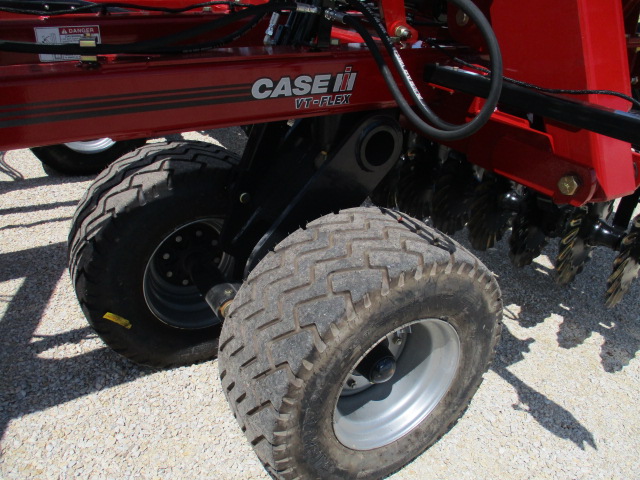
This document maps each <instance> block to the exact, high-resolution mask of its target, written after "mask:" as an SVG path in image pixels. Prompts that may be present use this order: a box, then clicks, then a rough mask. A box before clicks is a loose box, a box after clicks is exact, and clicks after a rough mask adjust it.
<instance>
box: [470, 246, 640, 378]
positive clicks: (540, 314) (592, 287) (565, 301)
mask: <svg viewBox="0 0 640 480" xmlns="http://www.w3.org/2000/svg"><path fill="white" fill-rule="evenodd" d="M504 251H506V249H504V248H500V249H499V250H491V251H487V252H477V251H474V253H475V254H476V255H477V256H478V257H479V258H480V259H481V260H482V261H483V262H484V263H485V264H486V265H488V266H489V268H491V269H492V270H493V271H494V273H496V275H497V276H498V280H499V283H500V287H501V289H502V296H503V300H504V304H505V306H506V305H509V304H514V303H515V304H517V305H520V306H521V307H522V310H521V311H520V312H519V313H518V315H515V316H514V320H516V321H517V322H518V323H519V324H520V326H522V327H524V328H531V327H535V326H536V325H538V324H540V323H542V322H544V321H545V320H546V319H548V318H549V317H551V316H560V317H562V323H561V324H560V327H559V330H558V334H557V338H558V345H559V346H560V347H562V348H566V349H571V348H574V347H577V346H579V345H581V344H583V343H584V342H585V340H587V339H588V338H590V337H592V336H593V334H598V335H600V336H601V337H602V347H601V350H600V362H601V364H602V367H603V370H604V371H605V372H609V373H615V372H618V371H620V370H622V369H623V368H624V367H626V366H627V365H629V362H630V361H631V360H632V359H634V358H635V357H636V355H637V354H638V351H640V315H639V314H638V312H640V280H636V282H634V284H633V285H632V287H631V288H630V289H629V291H628V292H627V294H626V295H625V297H624V299H623V300H622V302H621V303H620V304H619V305H617V306H616V307H614V308H607V307H605V305H604V293H605V290H606V282H607V277H608V275H609V274H610V273H611V268H612V265H613V260H614V258H615V252H612V251H610V250H607V249H605V248H597V249H595V251H594V252H593V258H592V260H591V261H590V262H588V263H587V264H586V266H585V268H584V271H583V272H582V273H581V274H579V275H578V276H577V277H576V279H575V280H574V282H573V283H572V284H570V285H569V286H560V285H558V284H556V282H555V271H554V270H552V269H549V268H547V267H544V266H542V265H540V264H536V263H534V264H533V265H531V266H528V267H525V268H523V269H516V268H515V267H513V266H512V265H511V264H510V262H509V260H508V258H507V259H506V261H505V259H504V258H500V257H501V256H503V255H504V253H503V252H504ZM544 253H545V254H546V255H547V256H548V257H549V258H552V259H553V258H554V257H555V255H556V251H555V247H548V248H547V249H546V250H545V252H544Z"/></svg>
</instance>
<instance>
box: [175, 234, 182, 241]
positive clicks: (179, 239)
mask: <svg viewBox="0 0 640 480" xmlns="http://www.w3.org/2000/svg"><path fill="white" fill-rule="evenodd" d="M175 240H176V242H178V243H180V242H181V241H182V237H181V236H180V235H178V236H177V237H176V238H175Z"/></svg>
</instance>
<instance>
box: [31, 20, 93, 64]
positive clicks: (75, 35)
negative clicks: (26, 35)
mask: <svg viewBox="0 0 640 480" xmlns="http://www.w3.org/2000/svg"><path fill="white" fill-rule="evenodd" d="M34 30H35V33H36V42H37V43H40V44H43V45H64V44H74V45H78V43H79V42H80V39H82V38H95V40H96V43H100V27H99V26H98V25H75V26H72V27H36V28H34ZM67 60H80V56H79V55H51V54H40V61H41V62H64V61H67Z"/></svg>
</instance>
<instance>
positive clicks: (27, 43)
mask: <svg viewBox="0 0 640 480" xmlns="http://www.w3.org/2000/svg"><path fill="white" fill-rule="evenodd" d="M0 6H1V7H2V14H1V15H2V16H1V17H0V102H1V104H0V149H1V150H8V149H14V148H23V147H35V146H44V145H51V144H60V143H63V142H71V141H82V140H91V139H94V138H102V137H110V138H113V139H114V140H127V139H133V138H143V137H153V136H162V135H164V134H168V133H174V132H183V131H188V130H202V129H211V128H219V127H227V126H235V125H242V126H246V127H245V128H246V130H247V131H249V132H250V133H249V138H248V143H247V145H246V148H245V150H244V153H243V155H242V157H241V158H237V157H236V156H235V155H233V154H231V153H229V152H227V151H225V150H223V149H221V148H218V147H215V146H212V145H209V144H203V143H198V142H180V143H154V144H149V145H147V146H145V147H142V148H141V149H139V150H137V151H136V152H134V153H133V154H130V155H127V156H125V157H123V158H121V159H120V160H118V161H117V162H116V163H114V164H113V165H111V166H110V167H109V168H108V169H107V170H105V171H104V172H103V173H102V174H100V175H99V177H98V178H97V179H96V181H95V183H94V184H93V185H92V186H91V187H90V188H89V190H88V192H87V193H86V195H85V197H84V199H83V200H82V201H81V203H80V205H79V208H78V211H77V213H76V216H75V218H74V221H73V227H72V230H71V234H70V237H69V267H70V271H71V276H72V280H73V283H74V286H75V288H76V291H77V295H78V298H79V300H80V303H81V305H82V308H83V310H84V312H85V314H86V316H87V318H88V319H89V322H90V323H91V325H92V326H93V327H94V328H95V330H96V331H97V332H98V333H99V335H100V336H101V337H102V338H103V339H104V341H105V342H106V343H107V344H108V345H110V346H111V347H112V348H114V349H115V350H116V351H118V352H120V353H121V354H123V355H125V356H127V357H129V358H131V359H132V360H134V361H137V362H140V363H143V364H148V365H155V366H168V365H179V364H185V363H190V362H195V361H199V360H204V359H208V358H212V357H214V356H215V355H216V354H218V355H219V363H220V376H221V379H222V384H223V387H224V391H225V393H226V395H227V398H228V400H229V403H230V405H231V407H232V409H233V411H234V413H235V415H236V417H237V419H238V421H239V422H240V424H241V426H242V428H243V430H244V431H245V433H246V435H247V437H248V438H249V440H250V441H251V443H252V445H253V446H254V448H255V450H256V452H257V454H258V456H259V457H260V459H261V460H262V462H263V463H264V464H265V467H266V468H267V470H268V471H269V472H270V473H271V474H272V475H273V476H274V477H277V478H356V477H357V478H378V477H383V476H386V475H388V474H389V473H391V472H393V471H395V470H397V469H399V468H401V467H402V466H403V465H404V464H406V463H407V462H408V461H409V460H411V459H412V458H414V457H415V456H416V455H418V454H419V453H420V452H421V451H423V450H424V449H426V448H427V447H428V446H429V445H431V444H432V443H433V442H435V441H436V440H437V439H438V438H439V437H440V436H442V435H443V434H444V433H445V432H446V431H447V430H448V429H449V428H450V426H451V425H452V424H453V423H455V421H456V420H457V419H458V417H459V416H460V415H461V414H462V412H463V411H464V409H465V408H466V406H467V404H468V403H469V401H470V399H471V397H472V395H473V394H474V392H475V391H476V389H477V388H478V385H479V384H480V381H481V378H482V375H483V373H484V371H485V369H486V368H487V366H488V364H489V362H490V361H491V358H492V352H493V350H494V347H495V344H496V341H497V339H498V335H499V330H500V318H501V306H502V305H501V299H500V290H499V288H498V285H497V283H496V281H495V279H494V278H493V276H492V274H491V272H490V271H489V270H488V269H487V268H486V267H485V266H484V265H482V264H481V263H480V261H478V260H477V259H476V258H475V257H474V256H473V255H472V254H471V253H469V252H468V251H467V250H465V249H464V248H462V247H461V246H460V245H458V244H457V243H456V242H455V241H453V240H451V239H450V238H448V237H447V236H446V234H450V233H453V232H455V231H456V230H458V229H460V228H463V227H464V226H465V225H466V226H467V227H468V231H469V236H470V241H471V244H472V245H473V247H474V248H480V249H486V248H489V247H491V246H492V245H493V244H494V243H495V241H496V240H498V239H500V238H501V237H502V235H503V234H504V233H506V232H507V230H508V229H509V228H510V229H511V234H510V235H511V236H510V240H509V242H510V248H511V250H510V255H511V259H512V260H513V262H514V264H515V265H516V266H517V267H523V266H525V265H527V264H529V263H531V261H532V260H533V258H534V257H536V256H537V255H538V254H539V253H540V251H541V249H542V248H543V247H544V245H545V244H546V243H547V241H548V240H549V239H550V238H552V237H558V238H559V239H560V248H559V254H558V258H557V261H556V268H557V274H558V275H557V279H558V282H560V283H561V284H566V283H569V282H570V281H571V280H572V279H573V278H574V277H575V275H576V274H578V273H579V272H580V270H581V269H582V267H583V265H584V263H585V262H586V261H587V260H588V259H589V256H590V253H591V250H592V248H593V247H594V246H596V245H605V246H608V247H610V248H612V249H615V250H617V251H618V252H619V253H618V256H617V259H616V260H615V263H614V265H613V270H612V273H611V275H610V277H609V279H608V283H607V287H606V295H605V301H606V302H607V303H608V304H609V305H611V306H613V305H614V304H615V303H617V302H618V301H619V300H620V298H621V297H622V295H623V294H624V292H625V291H626V290H627V289H628V288H629V284H630V282H631V281H632V280H633V278H635V276H636V274H637V271H638V261H639V259H640V239H639V238H638V234H639V232H640V219H638V218H637V217H636V218H635V219H633V220H632V215H633V213H632V212H633V210H634V208H635V206H636V205H637V202H638V193H637V187H638V185H639V184H640V179H639V174H638V166H639V164H640V154H639V153H638V144H640V117H639V116H638V113H637V112H638V110H640V108H639V106H640V102H639V101H638V98H639V95H638V90H637V84H638V77H639V75H640V61H639V59H638V53H637V52H638V49H639V48H640V40H639V38H638V36H637V33H636V32H637V26H638V15H639V13H640V1H638V0H563V1H561V2H557V1H550V0H539V1H537V2H514V1H512V0H476V1H475V2H471V1H470V0H449V1H448V2H447V1H442V0H406V1H405V0H379V2H375V1H373V2H367V1H362V2H361V1H357V0H308V1H306V0H305V1H300V2H297V3H294V2H292V1H286V0H282V1H279V0H272V1H269V2H266V3H264V2H262V1H255V0H253V1H247V2H246V3H237V2H226V1H220V2H212V3H207V4H199V5H189V4H187V3H186V2H184V3H181V2H179V1H176V2H172V3H171V4H170V7H167V2H162V1H159V0H158V1H153V0H152V1H145V2H141V4H139V5H128V4H122V3H118V4H116V3H99V4H96V3H87V2H81V1H76V0H72V1H66V0H60V1H58V0H56V1H52V2H38V1H35V2H34V1H20V0H3V1H2V2H0ZM367 198H369V199H371V201H372V202H373V203H374V204H376V205H379V206H377V207H374V206H369V207H362V205H363V203H364V202H365V201H366V200H367ZM616 199H621V200H620V202H619V203H615V204H614V203H613V201H614V200H616ZM369 205H371V202H369ZM614 205H615V206H614ZM414 217H415V218H418V219H421V220H422V219H425V218H427V217H429V218H430V219H431V220H430V221H431V223H432V226H428V225H427V224H425V223H423V222H422V221H421V220H416V219H414ZM434 227H435V228H434ZM603 283H604V279H603ZM218 350H219V351H218Z"/></svg>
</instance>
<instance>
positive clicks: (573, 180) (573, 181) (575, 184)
mask: <svg viewBox="0 0 640 480" xmlns="http://www.w3.org/2000/svg"><path fill="white" fill-rule="evenodd" d="M578 188H580V178H578V177H577V176H575V175H565V176H564V177H562V178H560V180H558V190H560V193H561V194H563V195H567V196H572V195H575V193H576V192H577V191H578Z"/></svg>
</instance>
